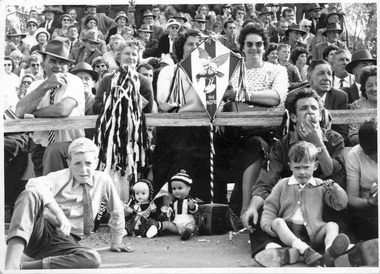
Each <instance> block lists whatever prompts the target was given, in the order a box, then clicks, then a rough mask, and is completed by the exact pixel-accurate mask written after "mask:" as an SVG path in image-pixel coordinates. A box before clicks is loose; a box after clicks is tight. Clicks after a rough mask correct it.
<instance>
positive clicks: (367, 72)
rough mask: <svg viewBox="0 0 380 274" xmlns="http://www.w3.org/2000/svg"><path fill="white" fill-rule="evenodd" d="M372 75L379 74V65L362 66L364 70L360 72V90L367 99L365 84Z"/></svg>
mask: <svg viewBox="0 0 380 274" xmlns="http://www.w3.org/2000/svg"><path fill="white" fill-rule="evenodd" d="M371 76H377V66H375V65H371V66H366V67H364V68H362V71H361V72H360V91H361V92H362V95H363V97H364V98H367V99H368V97H367V93H366V90H365V86H366V82H367V80H368V78H369V77H371Z"/></svg>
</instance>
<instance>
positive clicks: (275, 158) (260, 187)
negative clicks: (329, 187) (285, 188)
mask: <svg viewBox="0 0 380 274" xmlns="http://www.w3.org/2000/svg"><path fill="white" fill-rule="evenodd" d="M322 138H323V143H324V145H325V146H326V151H327V152H328V153H329V154H330V157H331V159H332V161H333V173H332V174H337V173H338V172H339V171H340V170H341V169H342V166H341V164H340V163H339V162H338V160H336V158H338V156H340V154H341V153H342V152H343V148H344V140H343V137H342V136H341V135H340V134H339V133H337V132H336V131H334V130H326V129H322ZM297 141H299V137H298V134H297V133H296V132H294V131H291V132H289V133H288V134H287V135H286V136H284V137H283V138H282V139H281V140H279V141H278V142H277V143H276V144H275V145H274V146H273V147H272V149H271V151H270V154H269V158H270V161H269V169H268V170H267V169H264V168H262V169H261V172H260V175H259V177H258V178H257V181H256V183H255V185H254V186H253V187H252V194H251V196H260V197H262V198H263V199H264V200H265V199H266V198H267V197H268V195H269V194H270V192H271V191H272V189H273V187H274V186H275V185H276V184H277V183H278V181H279V180H280V179H281V178H286V177H290V176H291V175H292V172H291V170H290V167H289V157H288V153H289V149H290V147H291V146H292V145H293V144H294V143H296V142H297ZM314 177H317V178H321V179H323V180H325V179H329V178H330V177H328V176H326V175H324V174H323V172H322V169H321V167H320V166H318V169H317V170H316V171H314Z"/></svg>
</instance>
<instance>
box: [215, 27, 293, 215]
mask: <svg viewBox="0 0 380 274" xmlns="http://www.w3.org/2000/svg"><path fill="white" fill-rule="evenodd" d="M238 42H239V45H240V51H241V52H242V55H243V62H244V64H243V65H242V67H241V69H240V70H239V71H237V73H235V75H234V76H233V77H232V80H231V86H232V88H231V89H229V90H227V91H226V93H225V97H224V100H225V101H236V102H245V104H244V105H245V106H247V108H246V109H247V110H257V109H258V107H259V106H260V107H261V108H260V110H274V109H277V110H282V109H283V106H284V101H285V99H286V95H287V90H288V76H287V72H286V68H285V67H282V66H278V65H274V64H272V63H270V62H264V61H263V55H264V52H265V49H266V47H267V45H268V37H267V36H266V33H265V32H264V29H263V28H262V27H261V25H260V24H251V25H247V26H246V27H244V28H243V29H242V30H241V32H240V36H239V39H238ZM232 105H236V104H232ZM240 105H241V103H239V106H240ZM225 110H226V108H225ZM230 111H231V110H230ZM240 111H242V110H240ZM225 133H226V134H224V136H223V138H225V139H226V140H225V142H223V144H228V146H225V147H223V145H222V146H221V150H226V149H229V151H233V152H232V154H231V153H228V156H227V158H228V159H227V161H228V163H229V166H230V167H238V168H237V169H235V168H234V169H235V170H234V171H233V172H232V173H233V174H234V176H233V177H234V178H232V179H233V182H235V187H234V190H233V192H232V196H231V199H230V208H231V209H232V211H233V212H231V211H230V213H231V215H233V213H235V215H233V217H235V218H234V219H235V220H237V219H238V218H237V216H240V215H241V213H244V212H245V211H246V209H247V208H248V206H249V201H250V189H251V186H252V184H253V183H254V182H255V181H256V178H257V176H258V174H259V172H260V169H261V166H262V165H263V163H265V155H266V154H267V152H268V149H269V146H268V143H271V142H273V138H274V137H275V136H274V134H273V132H271V131H270V129H269V130H268V129H266V128H264V130H260V131H258V129H257V128H247V127H245V128H238V127H233V128H230V129H228V130H227V129H226V132H225ZM231 145H232V147H231ZM231 149H233V150H231ZM231 169H232V168H231Z"/></svg>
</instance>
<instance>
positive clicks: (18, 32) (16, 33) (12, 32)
mask: <svg viewBox="0 0 380 274" xmlns="http://www.w3.org/2000/svg"><path fill="white" fill-rule="evenodd" d="M15 36H21V37H22V38H25V37H26V33H22V32H21V30H20V29H19V28H12V29H11V30H10V31H9V32H8V34H7V38H9V37H15Z"/></svg>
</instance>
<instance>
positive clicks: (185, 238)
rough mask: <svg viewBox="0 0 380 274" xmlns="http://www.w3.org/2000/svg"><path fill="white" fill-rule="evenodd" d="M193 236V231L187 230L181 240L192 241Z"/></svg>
mask: <svg viewBox="0 0 380 274" xmlns="http://www.w3.org/2000/svg"><path fill="white" fill-rule="evenodd" d="M191 234H193V232H192V231H191V229H189V228H186V229H185V231H184V232H183V233H182V235H181V240H182V241H187V240H188V239H190V237H191Z"/></svg>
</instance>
